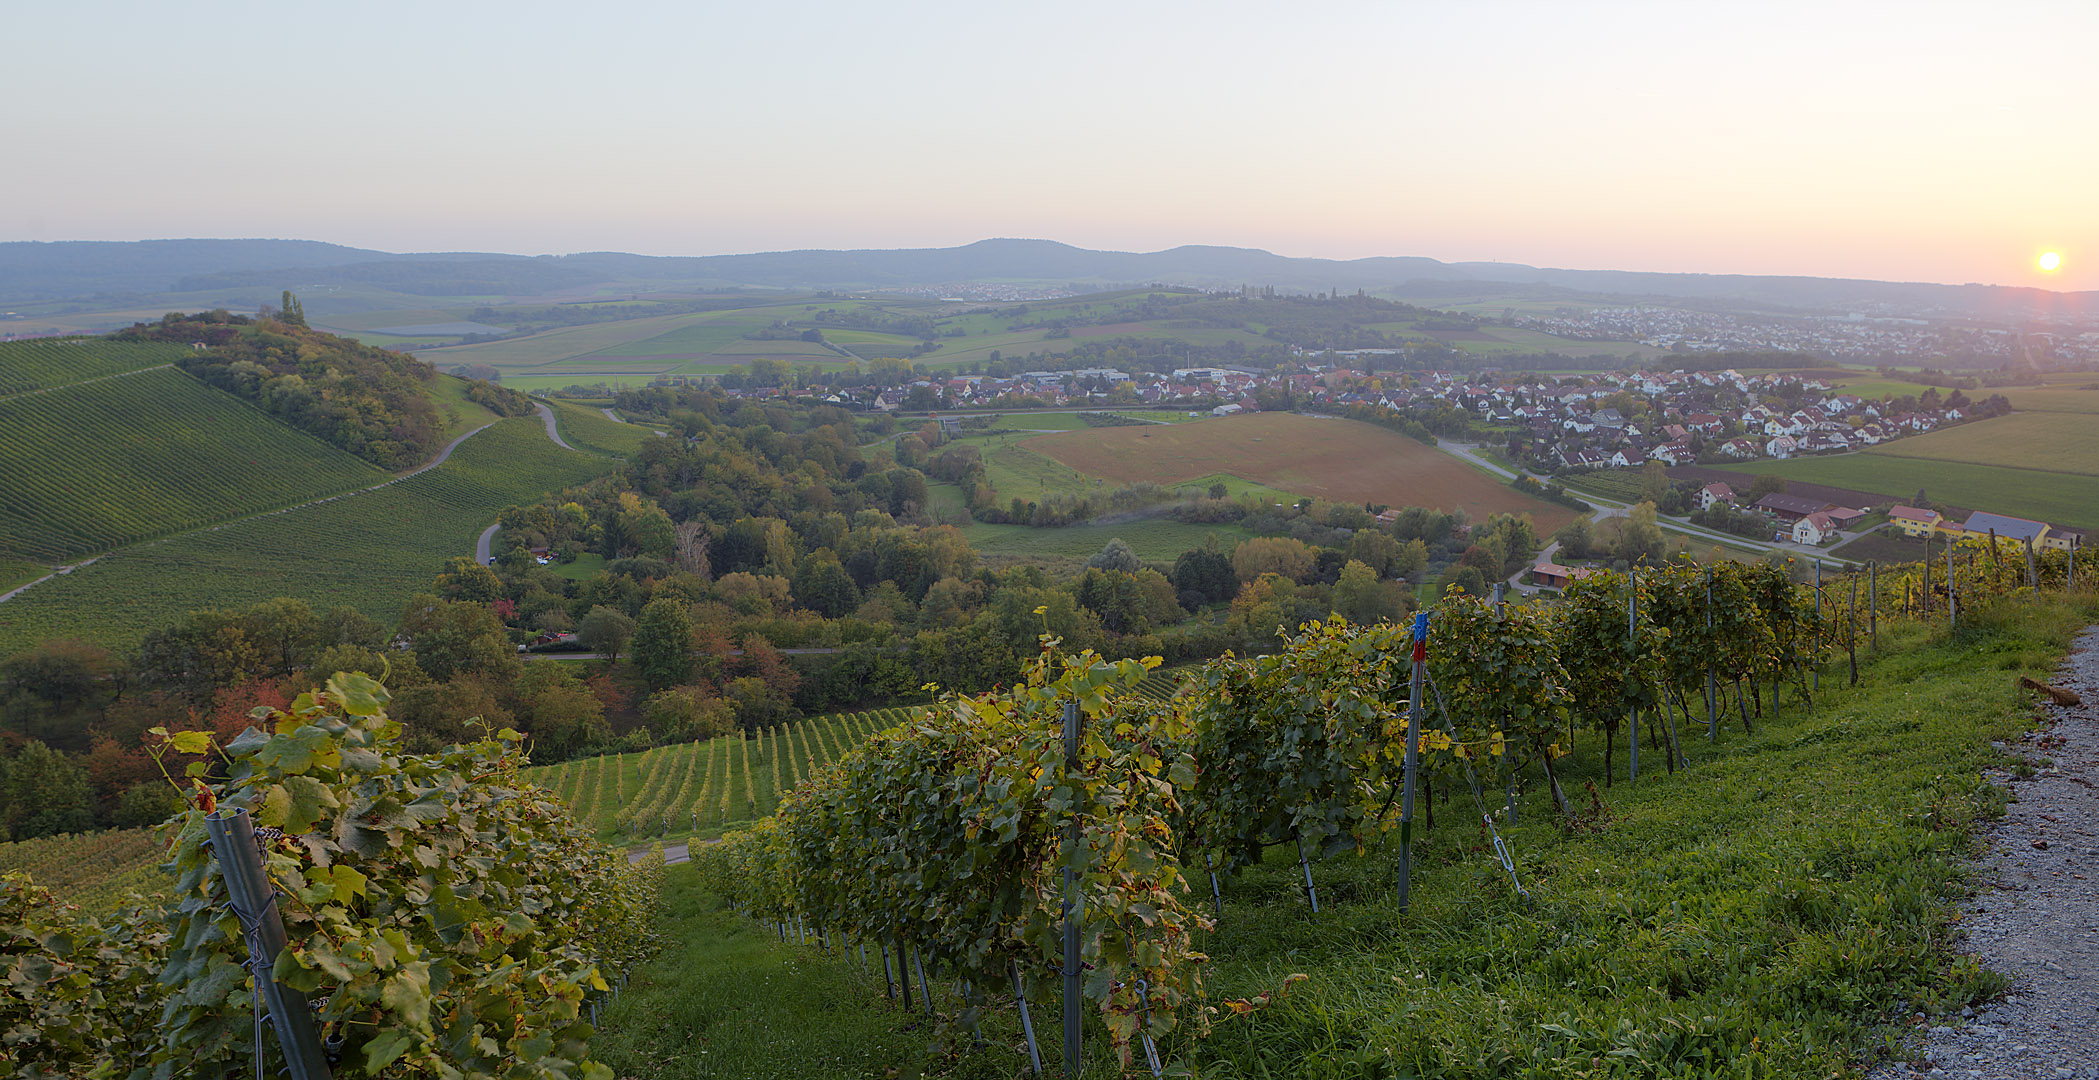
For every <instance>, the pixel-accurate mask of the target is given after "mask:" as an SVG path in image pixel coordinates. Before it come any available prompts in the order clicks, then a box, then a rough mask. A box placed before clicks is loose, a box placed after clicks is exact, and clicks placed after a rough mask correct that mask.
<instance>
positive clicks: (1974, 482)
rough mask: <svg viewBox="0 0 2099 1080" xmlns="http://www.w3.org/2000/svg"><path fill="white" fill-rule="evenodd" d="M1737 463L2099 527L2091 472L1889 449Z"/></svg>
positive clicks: (2098, 483) (1901, 496)
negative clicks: (1940, 457) (1939, 457)
mask: <svg viewBox="0 0 2099 1080" xmlns="http://www.w3.org/2000/svg"><path fill="white" fill-rule="evenodd" d="M1740 468H1741V472H1742V474H1743V475H1744V476H1751V475H1755V474H1760V473H1772V474H1774V475H1777V476H1783V477H1785V478H1787V479H1789V480H1802V481H1805V482H1807V483H1811V484H1826V485H1829V486H1831V487H1842V488H1853V489H1856V490H1859V491H1867V492H1874V493H1877V494H1880V495H1883V496H1886V497H1887V498H1889V499H1892V500H1894V501H1896V502H1909V501H1910V500H1912V499H1914V498H1915V497H1916V494H1917V492H1919V491H1922V492H1924V493H1925V497H1926V498H1928V499H1930V500H1931V501H1932V502H1934V503H1949V504H1952V505H1954V506H1963V507H1968V508H1970V509H1974V510H1988V511H1991V512H1992V513H1998V514H2010V515H2012V516H2014V517H2024V518H2033V519H2036V520H2040V521H2047V522H2052V523H2054V524H2058V525H2068V526H2074V527H2080V528H2099V478H2095V477H2090V476H2077V475H2073V474H2070V473H2059V472H2041V471H2039V470H2037V469H2006V468H2003V467H2000V466H1995V465H1977V464H1973V463H1970V462H1956V461H1938V460H1932V459H1927V458H1915V457H1901V456H1898V455H1895V454H1888V453H1864V454H1838V455H1833V456H1829V457H1805V458H1794V459H1792V460H1791V461H1758V462H1751V463H1746V464H1744V465H1742V466H1741V467H1740Z"/></svg>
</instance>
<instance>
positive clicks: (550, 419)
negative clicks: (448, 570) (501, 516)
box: [483, 402, 583, 562]
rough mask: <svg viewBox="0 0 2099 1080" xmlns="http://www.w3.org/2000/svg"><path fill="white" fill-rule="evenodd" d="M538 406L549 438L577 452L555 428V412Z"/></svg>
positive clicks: (578, 451)
mask: <svg viewBox="0 0 2099 1080" xmlns="http://www.w3.org/2000/svg"><path fill="white" fill-rule="evenodd" d="M538 406H539V418H540V419H541V420H544V421H546V424H547V438H549V439H552V440H554V445H556V446H559V447H561V448H562V449H564V450H576V448H575V447H573V446H570V445H569V444H568V440H566V439H563V438H562V437H561V429H560V428H558V427H555V426H554V410H552V409H549V408H547V406H546V404H545V403H544V402H541V403H538ZM576 452H577V453H579V454H580V453H583V451H581V450H576ZM483 561H484V562H485V561H487V560H483Z"/></svg>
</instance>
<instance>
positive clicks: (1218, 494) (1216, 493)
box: [1210, 480, 1232, 499]
mask: <svg viewBox="0 0 2099 1080" xmlns="http://www.w3.org/2000/svg"><path fill="white" fill-rule="evenodd" d="M1231 493H1232V489H1230V488H1228V487H1226V486H1224V481H1222V480H1219V481H1217V482H1216V483H1214V484H1211V485H1210V497H1211V498H1213V499H1222V498H1225V497H1227V496H1229V495H1230V494H1231Z"/></svg>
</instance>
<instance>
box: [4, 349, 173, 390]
mask: <svg viewBox="0 0 2099 1080" xmlns="http://www.w3.org/2000/svg"><path fill="white" fill-rule="evenodd" d="M189 353H190V350H188V349H185V348H183V347H182V346H180V345H175V344H170V343H168V342H163V341H109V340H106V339H104V338H39V339H34V340H30V341H8V342H0V398H8V397H12V396H14V395H16V394H22V393H27V392H28V391H31V390H44V389H48V388H51V387H54V386H67V385H70V384H72V383H77V382H84V381H86V380H88V379H99V378H102V377H103V376H106V375H115V374H118V373H119V372H125V371H139V370H141V369H144V368H149V367H157V366H159V365H161V364H171V363H174V362H175V361H177V360H180V359H182V358H183V357H185V356H188V355H189Z"/></svg>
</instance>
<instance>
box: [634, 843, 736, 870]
mask: <svg viewBox="0 0 2099 1080" xmlns="http://www.w3.org/2000/svg"><path fill="white" fill-rule="evenodd" d="M716 842H717V841H712V840H703V841H701V843H716ZM690 844H691V841H687V842H686V843H683V844H665V845H663V861H664V864H665V865H673V864H676V863H681V862H691V861H692V848H691V847H690ZM648 854H649V849H648V848H645V847H639V848H630V849H628V851H627V861H628V862H629V863H638V862H640V861H641V860H642V859H644V858H646V857H647V856H648Z"/></svg>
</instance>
